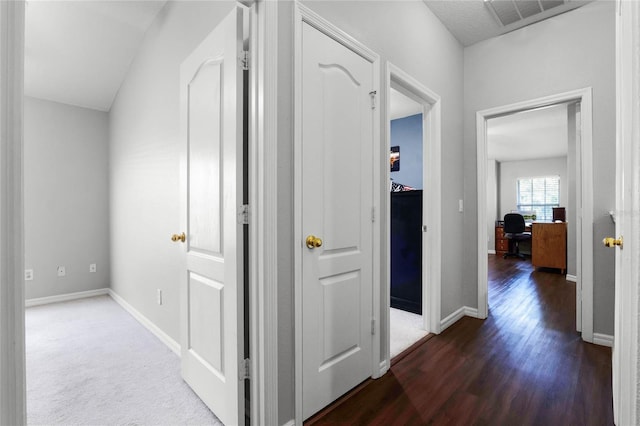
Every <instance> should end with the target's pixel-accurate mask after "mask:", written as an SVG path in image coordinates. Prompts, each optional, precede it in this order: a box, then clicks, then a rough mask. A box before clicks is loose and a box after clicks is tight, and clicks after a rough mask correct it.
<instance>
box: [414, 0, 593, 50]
mask: <svg viewBox="0 0 640 426" xmlns="http://www.w3.org/2000/svg"><path fill="white" fill-rule="evenodd" d="M494 1H505V0H494ZM514 1H516V2H520V1H524V0H514ZM590 1H591V0H569V1H568V2H567V4H565V5H563V6H559V7H556V8H553V9H550V10H548V11H546V12H544V13H541V14H538V15H533V16H530V17H528V18H526V19H524V20H521V21H518V22H516V23H514V24H511V25H508V26H506V27H503V26H502V25H501V24H499V23H498V21H497V20H496V18H495V17H494V16H493V14H492V13H491V11H490V10H489V7H488V6H487V5H486V4H485V3H486V2H485V1H484V0H424V2H425V3H426V5H427V6H428V7H429V9H431V11H432V12H433V13H434V14H435V15H436V16H437V17H438V19H440V21H441V22H442V23H443V24H444V26H445V27H446V28H447V29H448V30H449V31H450V32H451V33H452V34H453V35H454V37H455V38H456V39H458V41H459V42H460V43H461V44H462V45H463V46H470V45H472V44H474V43H477V42H479V41H482V40H487V39H489V38H492V37H495V36H498V35H500V34H504V33H507V32H509V31H513V30H516V29H518V28H522V27H523V26H526V25H529V24H531V23H534V22H537V21H539V20H541V19H545V18H549V17H551V16H553V15H556V14H559V13H563V12H566V11H568V10H571V9H575V8H577V7H580V6H583V5H585V4H587V3H589V2H590Z"/></svg>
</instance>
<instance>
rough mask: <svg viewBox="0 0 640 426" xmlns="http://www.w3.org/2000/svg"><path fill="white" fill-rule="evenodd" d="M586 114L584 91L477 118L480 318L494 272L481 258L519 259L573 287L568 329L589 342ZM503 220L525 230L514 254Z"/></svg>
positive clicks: (588, 98)
mask: <svg viewBox="0 0 640 426" xmlns="http://www.w3.org/2000/svg"><path fill="white" fill-rule="evenodd" d="M591 108H592V106H591V89H590V88H587V89H582V90H576V91H573V92H567V93H561V94H558V95H553V96H548V97H545V98H540V99H534V100H530V101H525V102H520V103H518V104H512V105H506V106H503V107H497V108H493V109H490V110H484V111H479V112H478V113H477V117H478V119H477V130H478V132H477V134H478V244H479V246H478V253H479V256H478V316H479V317H480V318H486V317H487V315H488V312H489V297H488V293H489V286H488V278H487V277H488V275H489V274H490V273H491V271H490V270H489V264H490V263H491V264H492V267H494V268H495V267H497V266H496V265H494V264H493V263H492V261H491V259H489V260H488V258H487V253H489V256H490V257H491V256H494V258H495V259H493V258H492V259H493V260H496V262H497V261H499V260H502V258H503V256H504V254H505V253H509V254H510V255H514V256H515V255H524V256H523V257H525V259H526V262H529V263H528V267H529V268H534V267H535V268H537V270H540V269H541V268H550V269H548V270H550V271H556V272H557V273H560V274H561V275H564V274H565V273H566V279H567V281H573V282H576V290H575V300H576V305H575V306H576V314H575V316H576V327H575V328H576V329H577V330H578V331H581V332H582V337H583V339H584V340H585V341H588V342H593V341H594V336H593V294H592V292H593V269H592V260H593V247H592V245H591V241H592V235H593V229H592V228H591V226H590V225H589V224H590V223H592V220H591V219H592V216H593V211H592V206H593V201H592V193H591V190H592V169H591V164H592V161H591V155H592V154H591V132H592V127H591ZM554 135H556V136H554ZM532 138H533V139H532ZM558 138H560V139H561V140H558ZM517 140H520V141H521V142H520V145H519V146H518V147H517V148H516V147H515V145H516V142H515V141H517ZM547 141H549V142H550V144H549V145H548V146H547V145H545V142H547ZM563 208H564V209H563ZM554 210H555V212H554ZM507 213H516V214H518V215H519V216H522V218H523V219H524V220H525V226H527V225H528V226H529V228H525V229H523V230H520V231H515V234H517V235H519V234H521V233H522V232H525V233H526V232H530V234H531V237H530V239H529V238H526V240H529V241H530V242H522V243H518V244H517V246H520V247H518V248H517V250H516V247H517V246H516V244H514V243H512V244H508V242H507V241H508V240H507V238H505V237H509V236H511V235H505V234H513V232H510V231H508V230H507V229H506V228H505V223H504V215H505V214H507ZM558 262H560V263H558ZM519 265H520V266H521V265H522V264H519ZM543 270H545V271H547V269H543ZM596 343H601V344H607V342H596Z"/></svg>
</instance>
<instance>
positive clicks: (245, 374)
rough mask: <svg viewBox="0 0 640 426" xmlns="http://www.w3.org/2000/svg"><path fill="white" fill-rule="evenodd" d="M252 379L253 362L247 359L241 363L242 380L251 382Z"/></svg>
mask: <svg viewBox="0 0 640 426" xmlns="http://www.w3.org/2000/svg"><path fill="white" fill-rule="evenodd" d="M250 379H251V360H250V359H249V358H245V359H244V360H242V362H241V363H240V380H250Z"/></svg>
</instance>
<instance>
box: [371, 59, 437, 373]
mask: <svg viewBox="0 0 640 426" xmlns="http://www.w3.org/2000/svg"><path fill="white" fill-rule="evenodd" d="M386 98H387V105H386V108H387V114H386V116H385V117H386V122H385V124H386V140H387V142H386V144H385V146H384V147H383V148H384V158H385V159H386V158H389V161H388V162H387V161H385V162H384V164H383V166H382V167H384V170H383V172H384V173H383V179H384V185H383V188H382V190H383V191H382V192H383V194H382V199H383V200H384V202H385V204H386V207H385V210H384V211H385V213H386V218H387V219H386V220H385V223H384V226H385V232H384V235H385V236H386V241H387V242H386V244H385V247H384V248H383V250H384V252H383V253H386V255H385V256H384V257H385V258H386V262H385V263H386V267H387V272H386V276H387V281H386V285H385V286H384V288H383V289H381V290H382V304H381V306H382V312H381V315H380V316H381V321H383V322H384V323H385V325H386V327H382V330H381V334H382V339H383V342H385V343H384V344H383V345H382V351H383V354H382V355H383V356H382V359H383V362H382V364H381V369H380V374H381V375H382V374H384V372H385V371H386V369H387V368H388V367H389V365H390V360H391V357H392V349H391V343H390V342H391V339H392V337H393V336H392V335H391V333H393V331H392V327H393V326H392V323H391V315H392V311H391V310H390V307H394V305H396V306H397V304H398V302H402V301H401V300H398V298H397V297H396V298H395V300H394V295H393V294H392V289H391V287H392V285H393V282H394V276H393V275H394V264H393V258H394V254H393V249H394V246H395V244H394V235H393V234H394V225H393V222H394V219H393V217H394V211H395V210H396V208H397V206H396V207H394V206H393V204H394V200H393V198H398V199H399V198H402V197H407V198H409V197H412V196H413V197H416V195H415V194H419V192H418V191H407V192H406V194H408V195H400V196H394V195H393V194H392V193H391V189H392V187H393V186H394V183H395V186H396V188H397V186H398V185H402V186H404V185H408V186H411V184H410V183H411V182H414V180H412V179H415V177H414V178H411V177H409V176H406V177H403V176H405V175H404V174H403V173H402V170H403V169H402V167H403V166H402V164H403V163H402V158H403V157H402V156H403V150H402V147H401V146H400V145H396V144H395V143H394V138H393V137H392V132H393V133H395V130H396V129H392V126H394V125H393V124H392V120H393V118H394V117H396V114H397V110H398V109H400V107H398V106H397V105H395V104H397V100H398V99H401V100H404V102H405V104H407V105H410V108H413V109H409V110H408V111H409V113H408V115H410V117H414V118H413V120H414V121H415V120H419V121H420V122H421V126H422V128H421V132H420V133H421V135H420V136H421V140H420V142H421V143H419V145H420V146H421V148H422V152H421V153H420V154H419V158H418V161H417V162H418V164H419V166H421V167H420V168H421V172H422V173H421V180H420V178H418V181H417V183H415V185H416V186H417V187H418V188H420V189H422V194H420V196H418V197H416V198H418V200H417V201H415V200H414V201H413V203H414V204H415V203H416V202H417V203H418V206H417V207H414V208H412V210H413V211H414V215H415V210H417V209H421V210H422V212H421V214H418V225H417V229H416V230H415V231H412V232H411V234H412V235H413V238H414V239H415V242H414V245H418V248H417V249H416V250H414V251H417V250H421V252H422V253H421V254H420V256H419V257H420V262H419V263H418V268H416V269H418V272H417V274H419V276H420V279H421V285H420V286H419V289H418V291H421V296H420V299H421V300H420V302H421V306H419V304H418V305H417V306H416V304H413V309H414V314H421V317H422V318H421V320H422V324H420V323H419V322H420V321H419V320H420V319H419V318H417V319H416V317H413V321H415V322H414V323H413V324H414V325H413V327H412V328H413V329H414V330H416V333H420V334H422V335H423V334H426V333H435V334H438V333H439V332H440V330H441V321H440V277H441V250H440V245H441V229H440V223H441V210H440V207H441V206H440V197H441V195H440V194H441V180H440V179H441V178H440V167H441V165H440V152H441V146H440V144H441V140H440V108H441V106H440V105H441V104H440V97H439V96H438V95H437V94H436V93H434V92H432V91H431V90H429V89H428V88H427V87H425V86H424V85H422V84H421V83H420V82H419V81H418V80H416V79H415V78H413V77H412V76H410V75H409V74H407V73H406V72H404V71H403V70H401V69H400V68H398V67H396V66H395V65H393V64H391V63H387V81H386ZM412 112H418V113H421V114H422V116H421V117H420V118H419V119H416V118H415V115H416V114H411V113H412ZM401 115H402V114H401ZM410 117H409V118H410ZM397 124H398V123H397ZM416 127H417V126H416ZM396 146H400V148H399V149H397V148H396V149H394V148H392V147H396ZM394 151H395V152H394ZM398 151H399V153H398ZM398 154H399V158H400V171H392V170H393V168H392V165H391V164H390V163H391V161H392V158H393V157H396V159H397V157H398ZM407 154H408V155H414V154H412V153H411V151H409V152H407ZM405 158H406V157H405ZM407 164H410V162H407ZM392 179H393V180H392ZM403 179H404V180H405V182H402V180H403ZM407 179H409V180H408V181H407ZM419 185H421V186H419ZM401 192H404V191H401ZM412 193H414V194H412ZM409 202H410V201H409ZM405 204H406V203H405ZM400 207H401V208H402V206H400ZM405 208H406V207H405ZM420 219H421V220H422V221H421V222H420V221H419V220H420ZM414 228H416V226H414ZM416 234H417V235H416ZM395 239H396V243H397V242H398V241H397V240H398V236H396V237H395ZM400 260H401V261H402V258H400ZM405 260H406V258H405ZM396 266H398V265H396ZM415 274H416V272H415V270H414V271H413V275H415ZM405 306H406V304H405ZM395 313H398V312H395V311H394V314H395ZM400 314H401V315H403V316H404V313H403V312H400ZM394 322H395V323H397V322H398V321H395V320H394ZM414 338H415V337H414ZM406 343H408V340H407V341H406V342H405V344H406ZM398 348H399V347H395V348H394V350H393V354H394V355H395V354H397V353H396V352H397V351H398Z"/></svg>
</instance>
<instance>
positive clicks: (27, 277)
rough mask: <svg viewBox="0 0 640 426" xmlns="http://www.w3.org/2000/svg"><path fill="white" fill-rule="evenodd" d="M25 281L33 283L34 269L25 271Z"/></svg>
mask: <svg viewBox="0 0 640 426" xmlns="http://www.w3.org/2000/svg"><path fill="white" fill-rule="evenodd" d="M24 280H25V281H33V269H25V270H24Z"/></svg>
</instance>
